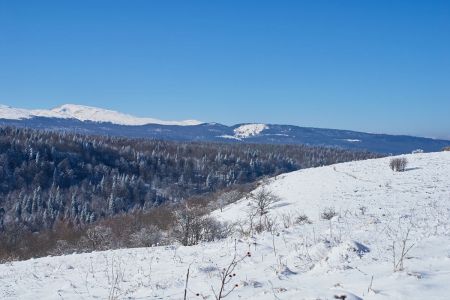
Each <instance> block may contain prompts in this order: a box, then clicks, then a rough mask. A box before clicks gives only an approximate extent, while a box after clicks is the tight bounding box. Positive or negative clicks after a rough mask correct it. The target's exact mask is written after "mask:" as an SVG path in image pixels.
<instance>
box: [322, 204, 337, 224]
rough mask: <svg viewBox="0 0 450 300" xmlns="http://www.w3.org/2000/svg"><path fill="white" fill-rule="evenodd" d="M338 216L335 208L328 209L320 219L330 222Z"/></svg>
mask: <svg viewBox="0 0 450 300" xmlns="http://www.w3.org/2000/svg"><path fill="white" fill-rule="evenodd" d="M337 215H338V214H337V212H336V210H334V208H333V207H327V208H325V209H324V210H323V211H322V213H321V214H320V218H322V219H324V220H328V221H329V220H331V219H333V218H334V217H335V216H337Z"/></svg>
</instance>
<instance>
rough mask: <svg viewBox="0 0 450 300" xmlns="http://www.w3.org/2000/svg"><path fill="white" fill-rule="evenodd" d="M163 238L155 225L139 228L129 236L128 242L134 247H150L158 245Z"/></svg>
mask: <svg viewBox="0 0 450 300" xmlns="http://www.w3.org/2000/svg"><path fill="white" fill-rule="evenodd" d="M162 240H163V234H162V232H161V230H160V229H159V228H158V227H156V226H155V225H150V226H149V227H145V228H141V229H140V230H139V231H138V232H135V233H133V234H132V235H131V236H130V242H131V243H132V245H133V246H136V247H152V246H156V245H159V244H160V243H161V241H162Z"/></svg>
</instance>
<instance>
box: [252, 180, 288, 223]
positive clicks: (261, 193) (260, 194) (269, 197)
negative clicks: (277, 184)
mask: <svg viewBox="0 0 450 300" xmlns="http://www.w3.org/2000/svg"><path fill="white" fill-rule="evenodd" d="M250 200H251V207H252V209H254V210H255V212H256V214H258V215H259V216H264V215H266V214H267V213H269V211H270V209H271V208H272V207H273V204H275V203H277V202H279V201H280V200H281V199H280V198H279V197H278V196H277V195H275V194H273V193H272V192H271V191H269V190H267V189H266V188H264V187H263V188H261V189H259V190H258V191H257V192H256V193H254V194H251V195H250Z"/></svg>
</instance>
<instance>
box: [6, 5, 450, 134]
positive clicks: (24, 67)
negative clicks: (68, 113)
mask: <svg viewBox="0 0 450 300" xmlns="http://www.w3.org/2000/svg"><path fill="white" fill-rule="evenodd" d="M0 103H1V104H6V105H10V106H15V107H24V108H51V107H54V106H57V105H60V104H64V103H75V104H85V105H92V106H99V107H104V108H109V109H114V110H119V111H123V112H126V113H130V114H135V115H138V116H148V117H155V118H160V119H191V118H194V119H199V120H202V121H215V122H220V123H224V124H234V123H242V122H265V123H282V124H295V125H303V126H315V127H327V128H343V129H353V130H361V131H369V132H386V133H406V134H414V135H422V136H431V137H445V138H450V1H438V0H433V1H423V0H420V1H414V0H409V1H360V0H358V1H345V0H343V1H340V0H339V1H338V0H336V1H320V0H319V1H318V0H314V1H300V0H297V1H275V0H273V1H263V0H257V1H245V0H239V1H231V0H227V1H212V0H205V1H195V0H193V1H186V0H183V1H171V0H164V1H163V0H161V1H156V0H155V1H152V0H142V1H139V0H133V1H127V0H123V1H113V0H108V1H100V0H89V1H83V0H76V1H65V0H58V1H45V0H42V1H20V0H18V1H10V0H0Z"/></svg>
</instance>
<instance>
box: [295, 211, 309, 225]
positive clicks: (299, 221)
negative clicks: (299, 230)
mask: <svg viewBox="0 0 450 300" xmlns="http://www.w3.org/2000/svg"><path fill="white" fill-rule="evenodd" d="M295 223H297V224H299V225H305V224H312V221H311V220H310V219H309V217H308V216H307V215H305V214H299V215H298V216H297V218H295Z"/></svg>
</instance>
